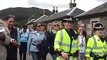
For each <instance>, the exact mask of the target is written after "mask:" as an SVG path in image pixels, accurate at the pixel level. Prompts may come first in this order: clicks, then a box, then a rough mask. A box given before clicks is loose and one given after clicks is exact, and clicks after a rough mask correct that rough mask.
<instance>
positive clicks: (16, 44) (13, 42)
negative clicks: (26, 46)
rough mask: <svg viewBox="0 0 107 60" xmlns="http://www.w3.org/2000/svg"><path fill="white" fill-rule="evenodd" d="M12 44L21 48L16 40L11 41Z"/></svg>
mask: <svg viewBox="0 0 107 60" xmlns="http://www.w3.org/2000/svg"><path fill="white" fill-rule="evenodd" d="M10 41H11V44H12V45H13V46H14V47H19V46H20V45H19V44H18V43H17V42H16V40H14V39H11V40H10Z"/></svg>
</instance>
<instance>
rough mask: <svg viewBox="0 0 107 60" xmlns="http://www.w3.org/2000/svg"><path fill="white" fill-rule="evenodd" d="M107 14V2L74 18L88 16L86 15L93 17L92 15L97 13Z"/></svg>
mask: <svg viewBox="0 0 107 60" xmlns="http://www.w3.org/2000/svg"><path fill="white" fill-rule="evenodd" d="M104 12H107V2H105V3H104V4H101V5H99V6H97V7H95V8H93V9H92V10H89V11H87V12H84V13H82V14H79V15H78V16H76V17H83V16H88V15H93V14H99V13H104Z"/></svg>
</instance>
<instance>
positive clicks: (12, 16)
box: [4, 15, 15, 21]
mask: <svg viewBox="0 0 107 60" xmlns="http://www.w3.org/2000/svg"><path fill="white" fill-rule="evenodd" d="M9 18H15V16H14V15H8V16H6V17H5V18H4V20H6V21H7V20H8V19H9Z"/></svg>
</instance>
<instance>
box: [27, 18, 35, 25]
mask: <svg viewBox="0 0 107 60" xmlns="http://www.w3.org/2000/svg"><path fill="white" fill-rule="evenodd" d="M34 20H35V19H31V20H30V21H28V22H27V23H26V24H30V23H32V22H33V21H34Z"/></svg>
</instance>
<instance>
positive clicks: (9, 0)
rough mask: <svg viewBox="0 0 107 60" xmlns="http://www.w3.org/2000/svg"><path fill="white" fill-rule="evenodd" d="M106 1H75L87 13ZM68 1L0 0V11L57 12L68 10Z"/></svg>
mask: <svg viewBox="0 0 107 60" xmlns="http://www.w3.org/2000/svg"><path fill="white" fill-rule="evenodd" d="M104 2H107V1H106V0H76V3H77V7H78V8H80V9H82V10H85V11H88V10H90V9H92V8H94V7H96V6H98V5H100V4H102V3H104ZM69 3H70V0H0V10H2V9H6V8H10V7H38V8H43V9H49V10H51V11H52V10H53V6H56V7H58V9H59V11H63V10H66V9H69Z"/></svg>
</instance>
